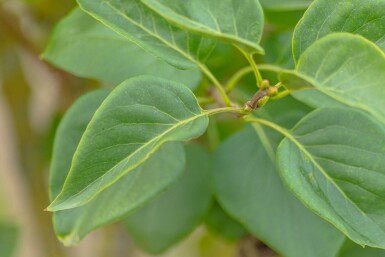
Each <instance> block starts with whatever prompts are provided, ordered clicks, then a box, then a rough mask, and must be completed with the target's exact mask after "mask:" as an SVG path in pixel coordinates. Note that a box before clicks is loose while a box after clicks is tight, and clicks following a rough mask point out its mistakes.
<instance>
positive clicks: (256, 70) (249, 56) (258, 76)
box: [236, 46, 263, 87]
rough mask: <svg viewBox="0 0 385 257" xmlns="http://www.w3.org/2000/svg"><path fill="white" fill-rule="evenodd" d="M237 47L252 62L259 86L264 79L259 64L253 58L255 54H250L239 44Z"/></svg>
mask: <svg viewBox="0 0 385 257" xmlns="http://www.w3.org/2000/svg"><path fill="white" fill-rule="evenodd" d="M236 48H238V49H239V51H240V52H241V53H242V54H243V55H244V56H245V58H246V60H247V61H248V62H249V63H250V66H251V68H252V69H253V71H254V74H255V79H256V80H257V85H258V87H259V86H260V85H261V83H262V80H263V79H262V76H261V73H260V72H259V69H258V66H257V64H256V62H255V60H254V58H253V54H249V53H248V52H246V51H245V50H244V49H242V48H240V47H238V46H236Z"/></svg>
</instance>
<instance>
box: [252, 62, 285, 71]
mask: <svg viewBox="0 0 385 257" xmlns="http://www.w3.org/2000/svg"><path fill="white" fill-rule="evenodd" d="M257 66H258V68H259V70H266V71H272V72H276V73H279V72H281V71H283V70H284V69H282V68H281V67H279V66H277V65H273V64H267V63H262V64H257Z"/></svg>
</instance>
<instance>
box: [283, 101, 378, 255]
mask: <svg viewBox="0 0 385 257" xmlns="http://www.w3.org/2000/svg"><path fill="white" fill-rule="evenodd" d="M281 132H282V133H283V134H285V135H286V137H287V138H286V139H284V140H283V141H282V143H281V144H280V146H279V147H278V152H277V162H278V166H279V170H280V173H281V176H282V178H283V180H284V181H285V182H286V184H287V185H288V187H289V188H290V190H291V191H292V192H293V193H294V194H295V195H296V196H297V197H298V198H299V199H300V200H301V201H302V202H303V204H304V205H306V206H307V207H308V208H309V209H310V210H312V211H313V212H315V213H316V214H318V215H319V216H321V217H322V218H324V219H325V220H327V221H329V222H330V223H332V224H333V225H334V226H336V227H337V228H338V229H340V230H341V231H342V232H343V233H344V234H346V235H347V236H348V237H349V238H350V239H352V240H353V241H354V242H356V243H358V244H360V245H362V246H365V245H368V246H372V247H378V248H385V219H384V215H382V213H384V210H385V200H384V198H383V197H382V196H383V195H384V193H385V191H384V189H385V183H384V179H383V177H384V175H385V168H384V165H383V160H385V148H384V146H385V126H383V124H381V123H379V122H378V121H377V120H375V119H373V118H372V117H371V116H369V115H367V114H366V113H364V112H361V111H358V110H355V109H347V108H322V109H318V110H316V111H314V112H312V113H311V114H309V115H308V116H307V117H305V118H304V119H302V120H301V121H300V122H299V124H297V125H296V127H295V128H294V129H293V130H292V131H286V130H282V129H281Z"/></svg>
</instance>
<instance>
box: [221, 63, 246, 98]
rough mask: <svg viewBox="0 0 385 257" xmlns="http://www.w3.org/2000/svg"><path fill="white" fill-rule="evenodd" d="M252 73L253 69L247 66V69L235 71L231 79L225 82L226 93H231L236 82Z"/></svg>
mask: <svg viewBox="0 0 385 257" xmlns="http://www.w3.org/2000/svg"><path fill="white" fill-rule="evenodd" d="M252 71H253V68H251V67H250V66H247V67H244V68H242V69H240V70H239V71H237V72H236V73H235V74H234V75H233V76H232V77H231V78H230V80H229V81H228V82H227V84H226V87H225V88H226V92H227V93H229V92H231V91H232V90H233V89H234V87H235V86H236V85H237V84H238V82H239V81H240V80H241V79H242V78H243V77H244V76H246V75H247V74H249V73H250V72H252Z"/></svg>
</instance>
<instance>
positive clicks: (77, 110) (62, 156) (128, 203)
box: [49, 90, 185, 245]
mask: <svg viewBox="0 0 385 257" xmlns="http://www.w3.org/2000/svg"><path fill="white" fill-rule="evenodd" d="M107 93H108V91H107V90H99V91H93V92H91V93H89V94H87V95H85V96H83V97H81V98H79V100H77V101H76V102H75V104H74V105H73V106H72V107H71V108H70V109H69V110H68V112H67V113H66V115H65V116H64V118H63V120H62V122H61V123H60V125H59V128H58V131H57V134H56V138H55V147H54V153H53V159H52V164H51V170H50V187H49V190H50V197H51V199H53V198H55V197H56V196H57V195H58V194H59V192H60V190H61V189H62V187H63V184H64V181H65V178H66V176H67V175H68V172H69V170H70V167H71V160H72V156H73V154H74V153H75V150H76V147H77V145H78V144H79V141H80V139H81V137H82V135H83V133H84V131H85V130H86V127H87V124H88V123H89V122H90V121H91V119H92V116H93V115H94V113H95V111H96V110H97V108H98V107H99V106H100V104H101V103H102V101H103V100H104V98H105V97H106V96H107ZM184 160H185V157H184V150H183V148H182V146H181V144H180V143H167V144H166V145H164V146H161V148H160V149H159V150H158V151H157V152H156V153H154V154H153V155H152V156H151V157H150V158H149V159H148V160H147V161H146V162H145V163H144V164H142V165H140V166H139V167H138V168H136V169H134V170H133V171H131V172H130V173H128V174H126V175H125V176H123V178H122V179H120V180H119V181H118V182H117V183H115V184H114V186H113V187H109V188H107V189H106V190H104V191H103V192H102V193H100V194H99V195H98V196H97V197H96V198H94V199H93V200H91V201H90V202H89V203H87V204H86V205H84V206H82V207H79V208H74V209H70V210H64V211H58V212H54V213H53V223H54V229H55V232H56V235H57V236H58V237H59V239H60V240H62V241H63V242H64V244H66V245H75V244H77V243H78V242H79V241H80V239H82V238H83V237H84V236H85V235H87V234H88V233H89V232H90V231H92V230H94V229H96V228H98V227H100V226H102V225H105V224H108V223H111V222H113V221H115V220H118V219H120V218H122V217H123V216H125V215H127V213H129V212H131V211H133V210H135V209H137V208H138V207H141V206H142V205H143V204H145V203H146V202H147V201H149V200H151V199H152V198H154V197H155V196H156V195H157V194H158V193H159V192H161V191H163V190H164V189H165V188H166V187H168V186H169V185H170V184H171V183H173V182H174V181H175V180H176V179H177V178H178V177H179V176H180V174H181V172H182V171H183V167H184V163H185V161H184ZM149 189H151V190H149ZM122 199H124V201H122Z"/></svg>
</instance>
